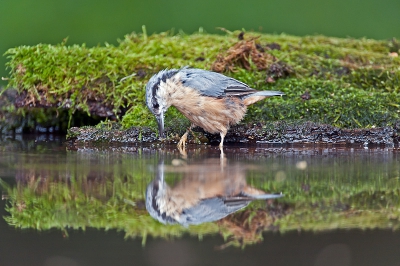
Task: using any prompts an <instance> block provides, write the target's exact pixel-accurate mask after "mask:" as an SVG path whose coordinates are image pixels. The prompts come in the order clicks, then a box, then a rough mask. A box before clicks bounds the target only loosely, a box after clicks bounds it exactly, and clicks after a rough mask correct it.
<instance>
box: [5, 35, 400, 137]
mask: <svg viewBox="0 0 400 266" xmlns="http://www.w3.org/2000/svg"><path fill="white" fill-rule="evenodd" d="M399 48H400V44H399V42H398V41H397V40H395V39H392V40H384V41H377V40H369V39H351V38H346V39H340V38H330V37H324V36H305V37H295V36H289V35H284V34H282V35H269V34H262V33H254V32H246V33H244V32H240V31H236V32H228V31H225V33H224V34H223V35H211V34H206V33H201V32H198V33H194V34H190V35H187V34H184V33H178V34H172V33H170V32H165V33H160V34H154V35H151V36H148V35H147V34H146V33H145V31H144V33H142V34H137V33H132V34H129V35H127V36H125V37H124V39H122V40H121V41H120V42H119V45H118V46H113V45H107V44H106V45H105V46H97V47H92V48H89V47H86V45H84V44H83V45H68V44H67V42H63V43H60V44H58V45H46V44H38V45H36V46H21V47H16V48H12V49H9V50H8V51H7V52H6V54H5V56H7V58H8V60H9V61H8V63H7V67H8V69H9V71H10V75H9V77H8V81H9V87H10V88H14V89H16V90H17V95H16V97H15V98H13V106H12V107H9V106H8V107H7V108H2V110H1V112H2V113H5V112H7V113H13V112H14V113H18V112H19V113H22V115H25V116H27V114H29V113H31V112H36V113H39V114H38V115H37V116H38V117H40V118H41V120H40V121H39V124H43V125H44V127H51V126H55V125H54V122H53V121H57V125H58V128H60V129H61V130H63V129H64V130H65V129H67V128H68V127H71V126H83V125H87V124H89V123H88V122H87V121H90V124H92V125H93V124H95V123H98V122H100V121H102V120H105V119H108V120H113V121H117V122H118V123H119V124H120V125H121V126H122V128H123V129H128V128H131V127H136V128H142V127H146V128H150V130H151V131H153V132H156V127H155V126H156V123H155V119H154V118H153V116H152V115H151V114H150V112H149V111H148V110H147V108H146V106H145V100H144V88H145V84H146V82H147V80H148V79H149V78H150V77H151V76H152V75H153V74H154V73H156V72H158V71H159V70H162V69H165V68H179V67H183V66H191V67H196V68H202V69H209V70H214V71H218V72H223V74H225V75H228V76H232V77H234V78H236V79H238V80H240V81H243V82H245V83H247V84H249V86H251V87H253V88H255V89H258V90H279V91H282V92H284V93H285V94H286V96H285V97H284V98H279V97H278V98H271V99H268V100H266V101H262V102H259V103H257V104H255V105H253V106H251V107H250V108H249V110H248V113H247V115H246V117H245V119H244V120H243V121H242V123H241V124H240V126H241V127H246V128H247V127H248V126H254V125H255V124H257V123H260V125H263V127H264V130H268V127H269V126H268V123H274V122H276V121H284V122H288V123H294V124H296V123H300V124H304V123H305V122H313V123H317V124H327V125H330V126H332V127H336V128H338V129H339V130H342V129H354V128H367V129H370V128H376V127H390V128H391V129H392V131H393V132H394V133H393V134H394V137H396V136H397V132H398V126H397V125H398V121H399V115H400V98H399V94H400V59H399V57H398V54H399ZM132 74H134V75H132ZM130 75H132V76H130ZM128 76H130V77H128ZM124 77H128V78H126V79H123V78H124ZM3 95H4V94H3ZM21 108H22V109H23V110H24V112H21V111H19V110H17V109H21ZM37 108H41V109H40V110H46V111H42V113H44V112H46V115H45V116H44V115H42V114H40V112H38V111H37ZM33 110H35V111H33ZM49 110H50V111H49ZM60 114H66V115H62V117H63V118H64V121H59V117H60V116H59V115H60ZM57 115H58V116H57ZM82 116H90V117H91V120H90V119H89V120H88V119H82ZM43 117H45V118H46V119H43ZM56 118H57V119H56ZM1 119H2V122H3V123H4V121H5V118H4V116H1ZM85 122H86V124H85ZM35 125H37V123H35ZM188 125H189V122H188V121H187V120H186V118H184V117H183V116H182V115H181V114H180V113H179V112H178V111H177V110H176V109H173V108H171V109H170V110H169V111H168V113H167V117H166V127H167V129H168V131H167V132H168V135H169V136H170V137H172V136H175V135H176V134H180V133H181V132H182V131H183V130H184V129H185V127H186V126H188ZM14 127H15V126H14ZM146 130H147V129H146ZM139 131H140V130H139Z"/></svg>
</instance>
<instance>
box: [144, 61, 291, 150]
mask: <svg viewBox="0 0 400 266" xmlns="http://www.w3.org/2000/svg"><path fill="white" fill-rule="evenodd" d="M282 95H284V94H283V93H282V92H280V91H257V90H255V89H252V88H250V87H249V86H248V85H247V84H245V83H243V82H240V81H238V80H236V79H233V78H230V77H226V76H224V75H222V74H219V73H216V72H210V71H206V70H202V69H195V68H188V67H184V68H181V69H169V70H162V71H160V72H158V73H157V74H156V75H154V76H153V77H151V78H150V80H149V82H148V83H147V85H146V105H147V107H148V108H149V109H150V111H151V112H152V113H153V114H154V115H155V117H156V119H157V122H158V131H159V136H160V137H161V138H164V113H165V112H166V111H167V109H168V108H169V107H170V106H171V105H172V106H175V107H176V108H177V109H178V110H179V111H180V112H181V113H182V114H183V115H184V116H186V117H187V118H188V119H189V120H190V121H191V123H192V125H191V127H190V128H192V127H193V126H199V127H202V128H203V129H204V130H205V131H207V132H210V133H212V134H214V133H220V135H221V143H220V144H219V146H220V147H221V148H222V146H223V142H224V138H225V135H226V133H227V132H228V129H229V127H230V126H231V125H234V124H236V123H238V122H239V121H240V120H241V119H242V118H243V116H244V115H245V113H246V110H247V106H249V105H250V104H253V103H255V102H258V101H260V100H262V99H265V98H267V97H271V96H282ZM187 135H188V131H187V132H186V133H185V134H184V135H183V136H182V138H181V139H180V141H179V143H178V146H179V147H181V148H182V147H183V146H185V142H186V139H187Z"/></svg>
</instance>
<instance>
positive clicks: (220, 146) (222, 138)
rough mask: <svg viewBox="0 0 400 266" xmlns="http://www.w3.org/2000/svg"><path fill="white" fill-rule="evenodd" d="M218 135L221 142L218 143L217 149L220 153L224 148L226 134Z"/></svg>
mask: <svg viewBox="0 0 400 266" xmlns="http://www.w3.org/2000/svg"><path fill="white" fill-rule="evenodd" d="M220 135H221V142H220V143H219V149H220V150H221V151H222V148H223V146H224V138H225V135H226V132H221V133H220Z"/></svg>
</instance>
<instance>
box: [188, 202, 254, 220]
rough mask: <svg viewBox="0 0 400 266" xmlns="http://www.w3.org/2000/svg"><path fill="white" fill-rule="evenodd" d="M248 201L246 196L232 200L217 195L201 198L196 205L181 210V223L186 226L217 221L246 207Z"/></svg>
mask: <svg viewBox="0 0 400 266" xmlns="http://www.w3.org/2000/svg"><path fill="white" fill-rule="evenodd" d="M250 201H251V200H250V199H248V198H247V199H241V200H234V201H226V200H225V199H224V198H219V197H216V198H210V199H203V200H201V201H200V202H199V204H197V205H196V206H193V207H191V208H188V209H184V210H183V212H182V216H181V218H182V219H181V223H182V225H185V226H187V225H189V224H201V223H206V222H212V221H217V220H220V219H222V218H224V217H226V216H227V215H229V214H231V213H233V212H236V211H238V210H240V209H242V208H244V207H246V206H247V205H249V203H250Z"/></svg>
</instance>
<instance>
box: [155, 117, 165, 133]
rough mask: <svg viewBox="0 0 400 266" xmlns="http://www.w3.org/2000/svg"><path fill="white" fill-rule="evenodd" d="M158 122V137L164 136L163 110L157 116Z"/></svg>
mask: <svg viewBox="0 0 400 266" xmlns="http://www.w3.org/2000/svg"><path fill="white" fill-rule="evenodd" d="M156 118H157V123H158V137H159V138H162V139H163V138H164V113H163V112H161V113H160V114H159V115H157V116H156Z"/></svg>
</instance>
